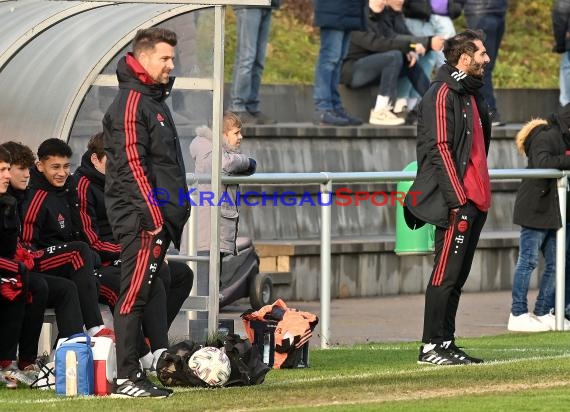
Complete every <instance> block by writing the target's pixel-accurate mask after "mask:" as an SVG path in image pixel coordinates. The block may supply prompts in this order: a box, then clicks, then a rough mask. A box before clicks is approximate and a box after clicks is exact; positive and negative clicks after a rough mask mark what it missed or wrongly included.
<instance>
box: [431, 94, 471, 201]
mask: <svg viewBox="0 0 570 412" xmlns="http://www.w3.org/2000/svg"><path fill="white" fill-rule="evenodd" d="M448 91H449V87H448V86H447V85H446V84H444V85H443V86H442V87H441V88H440V89H439V90H438V92H437V98H436V103H435V107H436V116H435V117H436V129H437V147H438V149H439V152H440V154H441V157H442V159H443V165H444V167H445V169H446V171H447V175H448V176H449V180H450V181H451V186H452V187H453V190H454V191H455V195H456V197H457V199H458V200H459V202H460V204H464V203H465V202H467V197H466V196H465V192H464V191H463V186H462V185H461V183H460V180H459V176H457V169H456V168H455V165H454V163H453V159H452V157H451V153H450V152H449V146H448V144H447V142H448V139H447V111H446V110H445V100H446V97H447V93H448Z"/></svg>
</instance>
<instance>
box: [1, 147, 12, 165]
mask: <svg viewBox="0 0 570 412" xmlns="http://www.w3.org/2000/svg"><path fill="white" fill-rule="evenodd" d="M0 162H6V163H8V164H12V156H10V152H9V151H8V150H6V149H5V148H3V147H2V146H0Z"/></svg>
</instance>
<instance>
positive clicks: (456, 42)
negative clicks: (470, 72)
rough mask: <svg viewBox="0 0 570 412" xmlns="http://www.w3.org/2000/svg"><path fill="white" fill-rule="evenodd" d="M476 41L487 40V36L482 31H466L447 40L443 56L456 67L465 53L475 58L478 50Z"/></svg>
mask: <svg viewBox="0 0 570 412" xmlns="http://www.w3.org/2000/svg"><path fill="white" fill-rule="evenodd" d="M476 40H481V41H484V40H485V34H484V33H483V31H481V30H465V31H464V32H461V33H458V34H456V35H455V36H453V37H450V38H449V39H447V40H446V41H445V43H444V45H443V54H444V56H445V60H446V61H447V63H448V64H450V65H452V66H455V65H456V64H457V63H458V62H459V57H461V55H462V54H463V53H465V54H467V55H469V56H473V55H474V54H475V52H476V51H477V50H478V47H477V46H476V45H475V43H474V42H475V41H476Z"/></svg>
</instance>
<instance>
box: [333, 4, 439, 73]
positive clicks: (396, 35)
mask: <svg viewBox="0 0 570 412" xmlns="http://www.w3.org/2000/svg"><path fill="white" fill-rule="evenodd" d="M430 40H431V37H428V36H414V35H413V34H412V33H411V32H410V30H409V29H408V27H407V26H406V21H405V19H404V15H403V14H402V13H399V12H395V11H394V10H392V9H391V8H389V7H386V8H385V9H384V10H383V11H382V12H381V13H373V12H372V11H370V14H369V18H368V19H367V22H366V30H365V31H354V32H352V33H351V35H350V45H349V48H348V52H347V54H346V57H345V59H344V61H343V64H342V72H341V83H343V84H348V83H350V79H351V78H352V70H353V67H354V63H356V61H357V60H359V59H361V58H363V57H366V56H369V55H371V54H374V53H383V52H387V51H390V50H399V51H401V52H402V53H404V54H405V53H408V52H410V51H412V50H415V49H414V48H412V47H411V46H410V45H411V44H412V43H421V44H423V46H424V47H425V48H426V50H429V49H430V48H431V47H430V43H431V41H430ZM403 58H404V56H403V55H402V59H403Z"/></svg>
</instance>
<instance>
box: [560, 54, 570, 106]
mask: <svg viewBox="0 0 570 412" xmlns="http://www.w3.org/2000/svg"><path fill="white" fill-rule="evenodd" d="M568 103H570V51H566V52H564V53H562V56H560V106H562V107H564V106H566V105H567V104H568Z"/></svg>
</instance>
